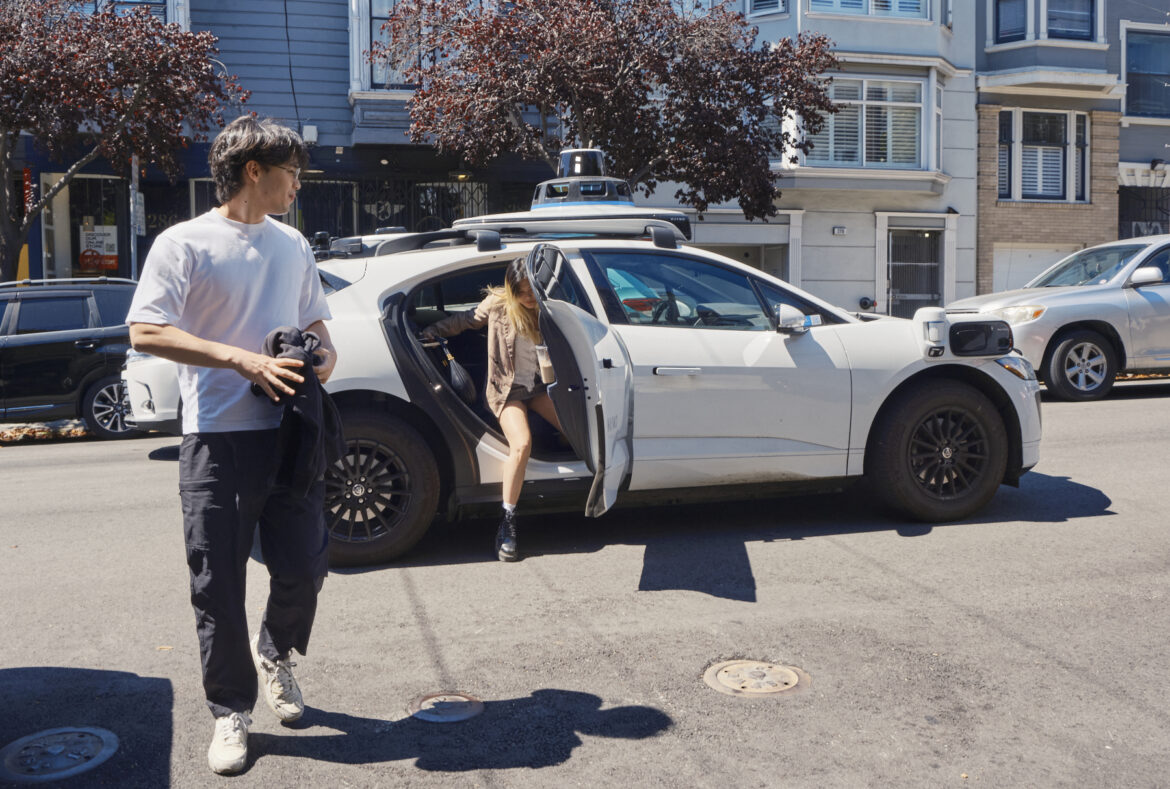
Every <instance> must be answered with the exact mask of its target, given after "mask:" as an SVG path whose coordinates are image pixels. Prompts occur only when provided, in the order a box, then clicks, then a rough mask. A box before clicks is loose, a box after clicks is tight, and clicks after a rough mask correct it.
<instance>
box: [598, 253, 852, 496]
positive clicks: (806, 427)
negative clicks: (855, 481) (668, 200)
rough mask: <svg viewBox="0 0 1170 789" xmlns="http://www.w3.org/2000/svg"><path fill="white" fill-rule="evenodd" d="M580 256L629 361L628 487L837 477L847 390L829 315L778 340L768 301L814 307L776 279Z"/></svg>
mask: <svg viewBox="0 0 1170 789" xmlns="http://www.w3.org/2000/svg"><path fill="white" fill-rule="evenodd" d="M588 255H589V257H590V259H591V261H592V263H593V265H595V267H596V269H597V272H598V273H597V276H595V277H594V279H595V281H597V282H600V283H601V285H600V286H601V287H608V288H609V289H610V291H609V297H608V301H609V303H610V304H611V305H612V306H611V308H610V310H609V311H610V322H611V323H612V324H614V325H615V327H616V328H617V331H618V333H619V335H620V336H621V338H622V341H623V343H624V344H625V346H626V348H627V349H628V351H629V357H630V361H631V363H632V364H633V372H634V414H635V415H636V420H635V424H634V456H635V458H637V462H636V463H635V465H634V473H633V476H632V478H631V481H630V488H631V489H632V490H651V489H658V488H675V487H687V486H701V485H719V484H736V483H755V482H775V481H781V480H790V479H800V478H811V477H828V476H839V475H844V474H845V472H846V459H847V454H848V446H849V419H850V398H851V388H850V387H851V383H850V371H849V363H848V359H847V358H846V356H845V351H844V347H843V345H842V343H841V341H840V338H839V337H838V336H837V333H836V332H837V328H836V327H835V326H833V325H831V324H830V323H828V321H832V320H836V318H835V317H834V316H831V315H828V314H825V315H823V316H822V317H823V319H824V320H826V325H823V326H818V327H816V328H813V329H812V330H810V331H808V332H806V333H804V334H801V335H792V336H786V335H782V334H778V333H777V332H776V330H775V324H774V322H773V319H772V317H771V314H770V313H774V310H775V307H776V306H777V305H779V304H789V305H790V306H794V307H796V308H797V309H800V310H802V311H803V312H805V313H806V314H812V313H814V312H817V308H816V307H815V306H814V305H812V304H810V303H809V302H807V301H806V300H804V299H802V298H800V297H799V295H798V294H795V293H793V292H791V291H789V290H787V289H786V288H783V287H781V286H780V285H779V284H777V283H774V282H772V281H768V280H764V279H762V278H760V279H754V278H752V277H749V276H748V275H746V274H744V273H743V272H741V271H740V270H738V269H733V268H730V267H727V266H722V265H720V264H718V263H717V262H715V261H712V260H709V259H705V258H699V257H692V256H690V255H687V254H685V253H681V252H673V251H666V250H663V251H649V250H637V251H635V250H620V249H615V250H612V251H610V250H597V251H590V252H589V253H588ZM753 280H754V281H753ZM603 298H606V296H604V295H603Z"/></svg>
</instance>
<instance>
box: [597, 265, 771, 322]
mask: <svg viewBox="0 0 1170 789" xmlns="http://www.w3.org/2000/svg"><path fill="white" fill-rule="evenodd" d="M592 257H593V259H594V261H595V262H596V264H597V266H598V268H599V269H600V271H601V273H602V275H603V277H604V280H603V282H604V283H605V284H608V286H609V288H610V289H611V290H612V291H613V293H614V294H615V295H616V296H617V300H616V303H617V304H620V305H621V307H620V311H617V310H614V309H613V307H612V306H611V307H610V309H609V312H610V313H611V314H610V320H611V321H612V322H621V323H629V324H632V325H656V326H682V327H691V328H700V329H726V330H730V331H770V330H772V328H773V324H772V321H771V319H770V318H769V317H768V315H767V314H766V313H765V312H764V308H763V306H762V305H761V304H760V300H759V298H758V297H757V296H756V293H755V291H754V290H753V289H752V286H751V282H750V280H749V279H748V277H746V276H744V275H743V274H740V273H739V272H737V271H733V270H731V269H728V268H724V267H722V266H720V265H717V264H715V263H712V262H709V261H706V260H700V259H697V258H691V257H685V256H682V255H673V254H658V253H653V252H630V251H613V252H608V251H607V252H594V253H592ZM606 302H607V305H613V304H614V300H613V299H606ZM615 313H616V314H615Z"/></svg>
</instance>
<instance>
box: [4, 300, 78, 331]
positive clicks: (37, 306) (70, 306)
mask: <svg viewBox="0 0 1170 789" xmlns="http://www.w3.org/2000/svg"><path fill="white" fill-rule="evenodd" d="M89 326H90V322H89V299H88V298H86V297H85V296H52V297H49V298H39V299H21V300H20V306H19V308H18V311H17V313H16V331H15V334H37V333H40V332H50V331H76V330H78V329H86V328H89Z"/></svg>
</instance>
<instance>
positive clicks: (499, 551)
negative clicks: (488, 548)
mask: <svg viewBox="0 0 1170 789" xmlns="http://www.w3.org/2000/svg"><path fill="white" fill-rule="evenodd" d="M496 556H497V557H499V560H500V561H501V562H514V561H516V560H517V559H519V558H520V549H519V547H518V546H517V544H516V513H515V511H513V512H508V511H507V510H505V511H504V517H502V518H500V528H499V529H498V530H497V531H496Z"/></svg>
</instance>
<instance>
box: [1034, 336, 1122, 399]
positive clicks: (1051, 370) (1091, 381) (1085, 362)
mask: <svg viewBox="0 0 1170 789" xmlns="http://www.w3.org/2000/svg"><path fill="white" fill-rule="evenodd" d="M1116 377H1117V354H1116V353H1115V352H1114V350H1113V345H1112V343H1110V342H1109V341H1108V340H1106V339H1105V338H1104V337H1102V336H1101V335H1100V334H1098V333H1097V332H1095V331H1089V330H1087V329H1082V330H1080V331H1074V332H1071V333H1069V334H1066V335H1064V336H1063V337H1061V338H1060V339H1059V341H1058V342H1057V343H1056V345H1055V347H1053V349H1052V352H1051V353H1050V354H1049V356H1048V360H1047V364H1045V365H1044V383H1045V384H1047V385H1048V391H1050V392H1052V393H1053V394H1054V395H1056V396H1057V397H1059V398H1060V399H1061V400H1100V399H1101V398H1102V397H1104V396H1105V395H1107V394H1109V390H1110V389H1112V388H1113V379H1114V378H1116Z"/></svg>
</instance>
